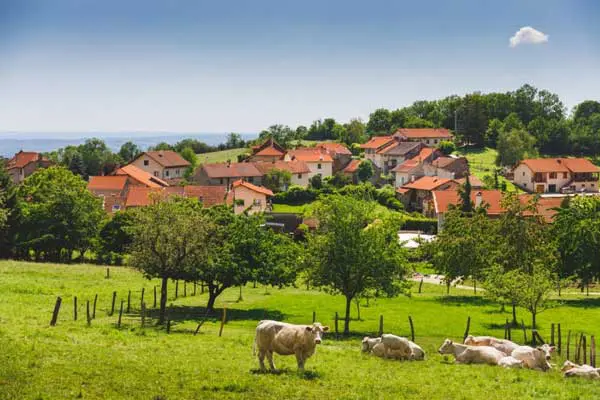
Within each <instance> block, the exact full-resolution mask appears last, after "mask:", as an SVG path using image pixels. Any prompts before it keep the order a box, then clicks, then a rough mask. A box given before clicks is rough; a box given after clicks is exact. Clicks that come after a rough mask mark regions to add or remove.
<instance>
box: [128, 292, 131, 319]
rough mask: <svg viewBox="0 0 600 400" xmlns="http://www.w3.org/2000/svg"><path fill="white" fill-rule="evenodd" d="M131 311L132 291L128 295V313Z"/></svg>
mask: <svg viewBox="0 0 600 400" xmlns="http://www.w3.org/2000/svg"><path fill="white" fill-rule="evenodd" d="M130 311H131V290H130V291H129V293H127V313H128V314H129V312H130Z"/></svg>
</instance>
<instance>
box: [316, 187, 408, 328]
mask: <svg viewBox="0 0 600 400" xmlns="http://www.w3.org/2000/svg"><path fill="white" fill-rule="evenodd" d="M315 216H316V218H317V220H318V221H319V228H318V230H317V232H316V233H315V234H310V235H309V236H308V248H307V253H308V254H309V255H310V259H311V261H312V263H311V265H310V266H309V277H310V281H311V282H312V283H313V285H315V286H321V287H325V288H326V289H327V290H328V291H330V292H331V293H340V294H342V295H344V297H345V298H346V315H345V317H344V333H345V334H348V333H349V332H350V306H351V303H352V300H353V299H354V298H355V297H356V296H360V295H362V294H363V293H364V292H365V291H366V290H369V289H375V290H378V291H379V292H380V293H382V294H385V295H388V296H394V295H397V294H399V293H400V292H402V291H404V290H405V289H406V285H405V281H404V273H405V269H404V266H405V253H404V250H403V249H402V247H401V246H400V244H399V242H398V229H399V228H400V225H401V221H400V220H399V219H398V218H397V217H395V216H392V215H390V216H387V217H381V218H379V219H376V218H375V203H373V202H365V201H362V200H357V199H354V198H352V197H346V196H340V195H332V196H328V197H326V198H324V199H323V200H321V201H320V202H319V203H318V204H317V205H316V206H315Z"/></svg>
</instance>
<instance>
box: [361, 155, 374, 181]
mask: <svg viewBox="0 0 600 400" xmlns="http://www.w3.org/2000/svg"><path fill="white" fill-rule="evenodd" d="M374 174H375V171H374V170H373V165H372V164H371V162H370V161H369V160H363V161H361V163H360V164H358V179H359V180H360V181H361V182H366V181H368V180H369V179H371V178H372V177H373V175H374Z"/></svg>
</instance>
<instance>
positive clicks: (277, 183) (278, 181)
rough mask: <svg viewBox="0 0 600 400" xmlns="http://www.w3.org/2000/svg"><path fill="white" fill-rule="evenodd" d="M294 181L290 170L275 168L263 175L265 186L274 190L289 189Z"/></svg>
mask: <svg viewBox="0 0 600 400" xmlns="http://www.w3.org/2000/svg"><path fill="white" fill-rule="evenodd" d="M291 182H292V174H291V172H290V171H285V170H282V169H277V168H273V169H272V170H270V171H269V172H267V173H266V174H265V176H264V177H263V186H264V187H266V188H268V189H270V190H272V191H273V192H280V191H282V190H287V188H288V187H289V186H290V183H291Z"/></svg>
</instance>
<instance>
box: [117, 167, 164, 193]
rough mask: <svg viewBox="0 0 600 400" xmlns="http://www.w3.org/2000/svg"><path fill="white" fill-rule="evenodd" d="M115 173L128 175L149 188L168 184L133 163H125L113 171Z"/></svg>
mask: <svg viewBox="0 0 600 400" xmlns="http://www.w3.org/2000/svg"><path fill="white" fill-rule="evenodd" d="M114 174H115V175H128V176H130V177H131V178H133V179H134V180H136V181H138V182H139V183H141V184H143V185H146V186H148V187H151V188H160V187H165V186H169V184H168V183H167V182H165V181H163V180H162V179H159V178H157V177H155V176H153V175H152V174H150V173H148V172H146V171H144V170H143V169H140V168H138V167H136V166H135V165H131V164H129V165H126V166H124V167H121V168H119V169H118V170H116V171H115V172H114Z"/></svg>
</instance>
